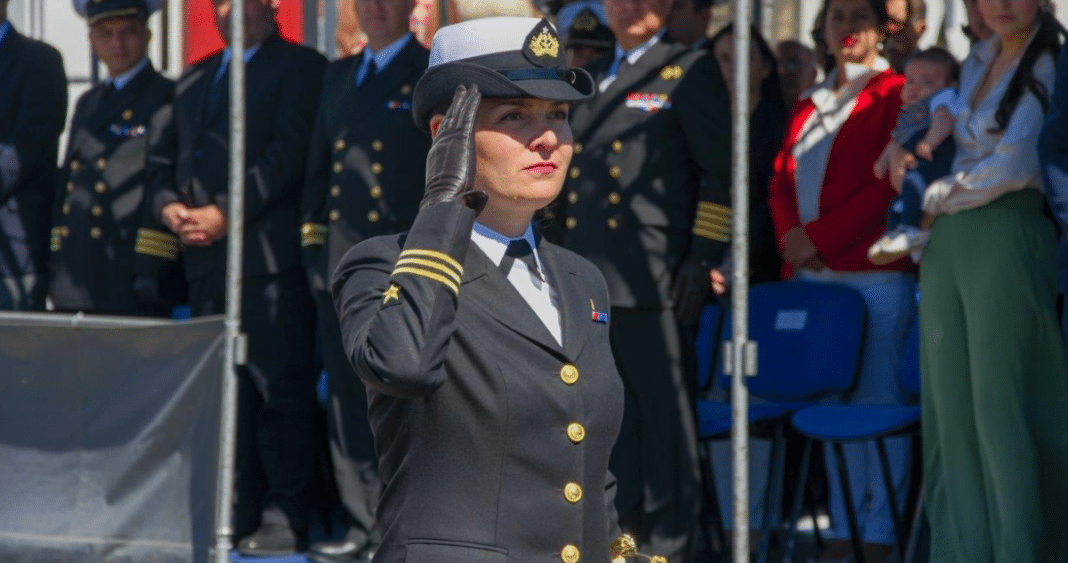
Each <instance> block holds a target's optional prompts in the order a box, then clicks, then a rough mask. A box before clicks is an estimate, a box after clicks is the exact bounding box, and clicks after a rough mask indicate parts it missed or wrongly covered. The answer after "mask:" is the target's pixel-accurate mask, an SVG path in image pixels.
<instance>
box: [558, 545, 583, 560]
mask: <svg viewBox="0 0 1068 563" xmlns="http://www.w3.org/2000/svg"><path fill="white" fill-rule="evenodd" d="M581 557H582V555H581V554H580V553H579V548H577V547H575V546H573V545H571V544H567V545H565V546H564V549H561V550H560V561H563V562H564V563H578V560H579V559H580V558H581Z"/></svg>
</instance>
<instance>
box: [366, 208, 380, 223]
mask: <svg viewBox="0 0 1068 563" xmlns="http://www.w3.org/2000/svg"><path fill="white" fill-rule="evenodd" d="M381 218H382V217H381V216H380V215H379V214H378V212H377V211H375V210H373V209H372V210H371V211H368V212H367V220H368V221H370V222H372V223H377V222H378V220H379V219H381Z"/></svg>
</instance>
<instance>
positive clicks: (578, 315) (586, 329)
mask: <svg viewBox="0 0 1068 563" xmlns="http://www.w3.org/2000/svg"><path fill="white" fill-rule="evenodd" d="M538 257H539V258H541V260H542V262H544V263H545V269H546V270H548V274H549V281H550V282H551V283H552V284H553V285H554V287H555V288H556V295H557V299H558V301H559V303H560V322H561V325H562V331H561V334H562V336H563V341H564V353H565V354H566V355H567V357H568V358H569V359H571V360H574V359H575V358H577V357H578V356H579V354H580V353H581V352H582V349H583V348H584V347H585V346H586V341H587V340H588V339H589V337H590V329H591V326H592V323H593V320H592V318H591V315H590V312H591V311H592V310H593V307H594V306H595V304H594V303H593V300H592V298H591V296H590V295H589V291H588V290H587V288H588V287H589V286H588V284H585V283H583V281H584V280H580V279H579V275H578V274H577V273H576V272H575V271H574V270H573V269H572V268H571V267H570V265H569V264H567V263H565V261H564V260H563V259H562V257H561V255H560V253H559V248H558V247H556V246H554V245H552V244H548V243H542V244H541V245H540V246H539V247H538ZM601 307H603V308H604V309H607V308H608V303H602V304H601Z"/></svg>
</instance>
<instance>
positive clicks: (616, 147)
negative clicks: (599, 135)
mask: <svg viewBox="0 0 1068 563" xmlns="http://www.w3.org/2000/svg"><path fill="white" fill-rule="evenodd" d="M612 152H623V141H620V140H618V139H616V140H615V141H612Z"/></svg>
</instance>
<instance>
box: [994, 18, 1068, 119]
mask: <svg viewBox="0 0 1068 563" xmlns="http://www.w3.org/2000/svg"><path fill="white" fill-rule="evenodd" d="M1062 33H1064V28H1062V27H1061V25H1060V24H1059V23H1057V19H1056V18H1054V17H1053V13H1052V12H1051V11H1050V10H1043V9H1040V10H1039V12H1038V31H1037V32H1036V33H1035V37H1034V39H1032V40H1031V42H1030V43H1029V44H1028V45H1027V48H1026V49H1024V52H1023V55H1022V56H1021V57H1020V63H1019V64H1018V65H1017V66H1016V71H1015V72H1013V73H1012V80H1010V81H1009V86H1008V87H1007V88H1006V89H1005V96H1003V97H1002V98H1001V101H1000V102H999V103H998V110H997V112H996V113H994V122H995V124H996V125H995V126H994V127H992V128H991V129H990V132H991V133H999V132H1001V131H1004V130H1005V127H1008V125H1009V119H1010V118H1011V117H1012V112H1014V111H1016V105H1017V104H1019V103H1020V98H1021V97H1023V95H1024V91H1025V90H1030V91H1031V93H1032V94H1034V95H1035V97H1036V98H1038V103H1040V104H1042V111H1043V112H1045V111H1046V110H1047V109H1048V108H1049V92H1047V91H1046V86H1045V85H1044V84H1042V83H1041V82H1039V81H1038V79H1037V78H1035V63H1037V62H1038V58H1039V57H1041V56H1042V54H1043V53H1049V54H1050V56H1052V57H1053V60H1057V54H1058V52H1059V51H1060V48H1061V34H1062Z"/></svg>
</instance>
